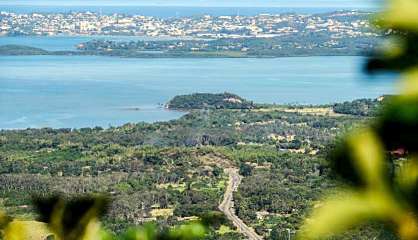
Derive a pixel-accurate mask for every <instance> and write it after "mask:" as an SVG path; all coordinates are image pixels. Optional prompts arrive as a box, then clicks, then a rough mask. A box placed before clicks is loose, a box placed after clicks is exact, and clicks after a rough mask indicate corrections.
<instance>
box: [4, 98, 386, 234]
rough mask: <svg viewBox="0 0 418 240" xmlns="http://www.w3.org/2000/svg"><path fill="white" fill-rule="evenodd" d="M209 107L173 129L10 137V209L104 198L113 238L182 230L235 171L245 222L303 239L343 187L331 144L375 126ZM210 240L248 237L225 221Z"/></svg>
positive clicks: (347, 119) (288, 112)
mask: <svg viewBox="0 0 418 240" xmlns="http://www.w3.org/2000/svg"><path fill="white" fill-rule="evenodd" d="M190 96H199V95H187V96H186V98H187V99H188V101H190V102H192V103H193V104H195V103H198V102H199V101H196V99H195V98H194V97H190ZM203 96H205V97H206V98H201V97H202V96H200V98H201V99H206V100H207V99H208V98H210V96H216V97H215V99H218V100H219V99H224V97H225V96H228V97H231V96H233V97H234V98H237V99H242V98H239V97H238V96H236V95H232V94H226V95H224V94H219V95H218V94H214V95H203ZM177 99H180V100H181V101H179V102H180V103H182V104H184V106H193V104H191V103H187V102H186V101H185V99H184V98H183V97H180V98H177ZM218 100H217V101H213V106H217V104H219V101H218ZM242 101H243V102H245V103H247V102H248V101H245V100H242ZM202 102H203V100H202V101H201V102H200V103H199V104H200V105H199V106H205V108H207V109H206V110H205V111H202V110H200V109H197V110H193V109H192V110H189V111H190V112H189V113H187V114H186V115H185V116H183V117H181V118H180V119H178V120H174V121H169V122H160V123H154V124H147V123H137V124H126V125H124V126H121V127H112V128H109V129H103V128H100V127H96V128H83V129H49V128H44V129H26V130H2V131H0V143H1V144H0V163H1V164H0V173H1V175H0V178H1V179H0V180H1V182H2V183H3V184H2V186H0V199H1V201H0V203H1V204H2V208H3V209H5V210H6V211H7V213H8V214H9V215H10V216H13V217H15V218H17V219H23V220H33V219H36V216H37V214H36V208H34V205H32V200H33V198H32V196H33V195H40V196H44V197H47V196H51V195H52V196H56V194H58V195H63V196H67V197H68V198H74V197H75V198H77V197H79V196H83V195H85V194H101V195H107V196H110V200H111V204H110V207H109V210H108V212H107V214H106V215H104V216H103V218H102V222H103V225H104V227H105V229H108V230H110V232H114V233H121V232H123V230H124V229H126V228H127V227H128V226H140V225H143V224H145V223H149V222H150V223H152V224H154V225H155V226H157V228H158V229H163V228H164V227H168V226H172V227H178V226H181V225H184V224H186V225H187V224H188V223H189V222H190V221H192V222H193V221H195V220H196V219H199V218H200V219H204V216H205V215H207V214H212V213H217V211H218V204H219V203H220V201H221V199H222V197H223V193H224V190H225V184H226V182H227V176H226V174H224V172H223V169H225V168H231V167H232V168H239V169H240V172H241V174H242V175H243V176H244V180H243V183H242V184H241V185H240V187H239V189H238V192H237V193H236V194H235V196H234V197H235V203H236V211H237V214H238V216H239V217H240V218H242V219H243V220H244V221H245V222H246V223H247V224H249V225H250V226H252V227H254V228H255V229H256V231H257V232H258V233H259V234H260V235H262V236H265V237H271V231H272V230H274V231H273V232H276V235H277V234H278V235H280V234H285V233H286V234H287V231H288V230H289V231H290V232H291V234H292V235H294V231H296V230H297V229H298V226H299V222H300V220H301V219H302V218H303V217H304V216H305V214H306V212H307V211H308V210H309V209H310V208H311V207H312V206H314V205H315V203H316V200H317V199H318V197H319V196H320V194H321V193H322V192H323V191H324V190H325V189H330V188H334V187H335V186H336V185H337V183H336V182H335V181H333V180H332V179H330V178H329V177H328V173H329V170H328V168H329V167H328V165H327V163H326V162H325V161H324V160H323V155H324V154H325V153H326V152H327V145H328V143H329V142H332V141H333V139H335V137H337V136H338V135H340V134H341V133H343V132H346V131H348V130H349V129H352V128H353V127H354V126H355V125H358V124H362V122H363V121H364V119H365V118H364V117H362V116H358V115H338V114H328V112H327V111H328V109H329V107H327V106H325V107H318V106H312V107H295V106H292V107H289V108H286V107H283V106H281V107H278V106H267V105H263V106H261V105H260V106H258V105H257V108H244V109H228V108H227V107H224V108H221V107H209V106H212V105H209V104H203V103H202ZM209 103H212V101H210V102H209ZM248 104H249V103H248ZM251 106H252V105H251ZM325 110H326V111H325ZM324 113H327V114H324ZM226 228H229V229H230V230H228V231H225V229H226ZM364 231H366V232H367V233H369V232H373V231H372V230H369V228H367V229H366V230H364ZM377 231H378V230H377ZM373 233H374V232H373ZM356 234H357V232H353V233H352V235H349V237H352V236H357V235H356ZM362 234H364V233H362ZM286 236H287V235H286ZM205 238H206V239H231V238H233V239H240V238H243V236H242V235H240V234H239V233H238V232H237V230H236V229H235V228H234V227H233V226H232V225H231V223H229V222H227V221H224V223H222V224H221V225H219V224H216V225H215V226H212V225H211V226H209V227H208V228H207V235H206V237H205ZM271 238H272V239H274V238H273V237H271ZM347 239H348V238H347Z"/></svg>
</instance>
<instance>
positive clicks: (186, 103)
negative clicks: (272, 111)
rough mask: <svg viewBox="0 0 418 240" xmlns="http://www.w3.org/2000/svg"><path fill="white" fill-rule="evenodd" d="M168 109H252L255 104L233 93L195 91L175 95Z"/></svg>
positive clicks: (168, 104)
mask: <svg viewBox="0 0 418 240" xmlns="http://www.w3.org/2000/svg"><path fill="white" fill-rule="evenodd" d="M166 106H167V108H168V109H177V110H192V109H251V108H254V106H255V105H254V104H253V103H252V102H250V101H247V100H245V99H243V98H241V97H239V96H237V95H235V94H232V93H219V94H211V93H195V94H191V95H180V96H176V97H174V98H173V99H172V100H170V101H169V102H168V103H167V105H166Z"/></svg>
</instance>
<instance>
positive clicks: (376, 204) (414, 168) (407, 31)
mask: <svg viewBox="0 0 418 240" xmlns="http://www.w3.org/2000/svg"><path fill="white" fill-rule="evenodd" d="M417 8H418V3H417V2H416V1H413V0H404V1H390V2H389V4H388V10H387V12H386V13H385V16H386V17H385V18H383V19H385V20H380V21H379V23H378V24H379V25H380V26H382V27H384V28H385V29H387V30H389V31H391V32H392V33H393V37H396V38H393V39H391V40H392V42H391V44H388V46H390V47H389V48H387V49H385V50H384V52H383V53H380V54H378V55H377V56H375V57H374V58H372V59H371V60H370V62H369V64H368V66H367V69H368V70H369V71H372V72H374V71H382V70H392V71H393V70H396V71H400V72H402V73H403V75H404V77H403V79H402V82H401V86H402V87H401V89H402V91H401V94H400V95H399V96H395V97H392V98H391V99H389V101H388V102H387V103H386V104H385V105H384V106H383V108H382V109H381V111H380V113H379V116H378V117H377V118H376V119H373V121H372V122H370V123H369V124H367V126H366V127H364V128H362V129H360V130H357V131H354V132H351V133H350V134H349V135H347V136H346V137H345V138H344V139H343V140H341V141H340V142H339V143H337V144H336V147H335V148H334V149H333V150H332V151H331V154H330V155H329V159H330V161H331V164H332V167H333V170H334V172H335V173H336V174H337V175H338V176H339V177H340V178H341V179H342V180H343V181H344V182H345V183H346V184H347V185H348V186H349V187H345V188H343V189H341V190H340V191H338V192H337V194H332V195H331V196H329V197H327V198H326V199H325V200H324V201H323V203H322V206H321V207H319V208H317V209H315V210H314V211H313V213H312V216H311V217H310V218H309V220H306V223H305V225H304V226H303V228H302V231H301V232H300V234H299V237H300V239H322V238H325V237H330V236H335V235H337V234H340V233H343V232H345V231H347V229H350V228H353V227H355V226H359V225H364V224H366V223H368V222H370V221H373V222H380V223H384V224H385V225H384V226H385V228H386V229H387V230H386V231H388V232H389V231H390V232H392V236H396V237H397V239H403V240H412V239H418V217H417V216H418V207H417V203H418V159H417V151H418V149H417V144H416V139H417V137H418V135H417V133H418V111H417V103H418V100H417V99H418V87H417V86H418V74H417V67H418V61H417V56H418V52H417V48H416V40H417V38H418V37H417V36H418V31H417V29H418V18H417V15H416V13H415V10H416V9H417ZM412 9H415V10H412ZM386 236H388V235H386ZM386 236H385V237H386Z"/></svg>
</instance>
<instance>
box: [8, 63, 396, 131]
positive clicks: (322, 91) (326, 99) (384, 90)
mask: <svg viewBox="0 0 418 240" xmlns="http://www.w3.org/2000/svg"><path fill="white" fill-rule="evenodd" d="M364 60H365V59H364V58H362V57H294V58H276V59H224V58H219V59H127V58H117V57H113V58H112V57H96V56H2V57H0V128H3V129H4V128H7V129H10V128H27V127H54V128H61V127H75V128H79V127H93V126H103V127H108V126H109V125H112V126H117V125H121V124H125V123H127V122H140V121H146V122H154V121H164V120H169V119H175V118H178V117H180V116H181V115H182V114H183V113H179V112H174V111H167V110H165V109H164V108H162V107H161V105H159V104H164V103H166V102H167V101H168V100H169V99H170V98H172V97H174V96H176V95H178V94H189V93H194V92H211V93H215V92H224V91H229V92H233V93H237V94H239V95H241V96H243V97H245V98H248V99H250V100H254V101H255V102H258V103H303V104H325V103H333V102H341V101H345V100H352V99H356V98H364V97H377V96H380V95H382V94H388V93H393V92H394V87H393V82H392V81H391V80H389V79H391V78H392V77H391V76H383V77H380V78H378V79H374V80H370V78H369V77H368V76H366V75H364V74H363V73H362V71H361V65H362V64H363V62H364ZM138 109H139V110H138Z"/></svg>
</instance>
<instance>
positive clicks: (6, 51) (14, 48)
mask: <svg viewBox="0 0 418 240" xmlns="http://www.w3.org/2000/svg"><path fill="white" fill-rule="evenodd" d="M47 54H49V52H48V51H46V50H43V49H40V48H34V47H29V46H23V45H1V46H0V55H13V56H14V55H47Z"/></svg>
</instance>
